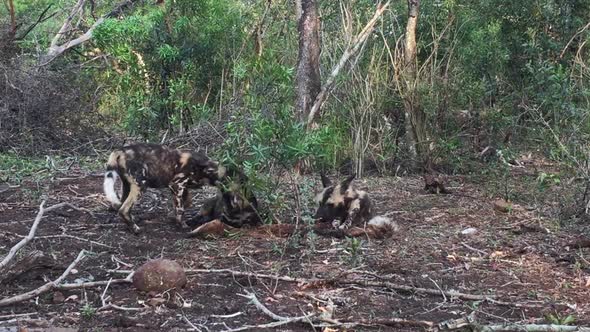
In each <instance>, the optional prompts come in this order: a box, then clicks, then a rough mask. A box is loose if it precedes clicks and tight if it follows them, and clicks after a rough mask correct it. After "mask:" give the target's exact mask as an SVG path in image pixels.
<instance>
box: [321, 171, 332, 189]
mask: <svg viewBox="0 0 590 332" xmlns="http://www.w3.org/2000/svg"><path fill="white" fill-rule="evenodd" d="M320 177H321V178H322V185H323V186H324V188H326V187H329V186H331V185H332V181H331V180H330V179H329V178H328V177H327V176H326V174H324V172H322V173H320Z"/></svg>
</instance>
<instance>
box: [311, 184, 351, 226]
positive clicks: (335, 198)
mask: <svg viewBox="0 0 590 332" xmlns="http://www.w3.org/2000/svg"><path fill="white" fill-rule="evenodd" d="M321 176H322V185H323V186H324V189H323V190H322V191H321V192H320V193H319V194H317V196H316V198H315V201H316V203H317V204H318V209H317V211H316V213H315V216H314V218H315V219H317V220H319V221H325V222H332V221H334V220H344V219H345V218H346V217H347V216H348V212H349V209H350V203H351V202H352V201H353V200H355V199H356V196H357V194H356V190H355V189H354V188H353V187H352V180H353V179H354V178H355V176H356V174H353V175H351V176H349V177H348V178H347V179H346V180H344V181H342V182H341V183H339V184H336V185H334V184H332V181H330V179H329V178H328V177H327V176H325V175H324V174H322V175H321Z"/></svg>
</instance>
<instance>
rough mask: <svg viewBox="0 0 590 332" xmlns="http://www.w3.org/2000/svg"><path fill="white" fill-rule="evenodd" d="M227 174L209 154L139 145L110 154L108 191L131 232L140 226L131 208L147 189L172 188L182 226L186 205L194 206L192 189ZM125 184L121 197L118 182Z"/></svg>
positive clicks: (106, 183)
mask: <svg viewBox="0 0 590 332" xmlns="http://www.w3.org/2000/svg"><path fill="white" fill-rule="evenodd" d="M224 175H225V168H223V166H219V164H218V163H217V162H215V161H212V160H210V159H209V158H208V157H207V156H205V155H204V154H201V153H195V152H183V151H179V150H176V149H169V148H167V147H164V146H161V145H157V144H135V145H129V146H125V147H123V148H121V149H118V150H115V151H113V152H112V153H111V155H110V156H109V160H108V162H107V165H106V173H105V176H104V192H105V195H106V197H107V199H108V200H109V201H110V202H111V204H112V206H113V207H114V208H115V209H116V210H118V211H119V215H120V216H121V218H122V219H123V221H125V222H126V223H127V225H128V226H129V228H130V229H131V231H133V232H134V233H136V234H137V233H139V231H140V229H139V227H138V226H137V225H136V224H135V222H134V221H133V218H132V216H131V212H130V211H131V208H132V207H133V204H135V202H136V201H137V200H138V199H139V197H140V195H141V193H142V192H144V191H145V190H146V188H163V187H168V188H170V191H172V195H173V198H174V199H173V201H174V207H175V210H176V222H177V223H178V224H179V225H180V226H181V227H182V228H186V227H187V225H186V224H185V223H184V222H183V221H182V215H183V213H184V208H185V207H189V206H190V202H191V197H190V194H189V191H188V189H189V188H198V187H200V186H202V185H207V184H211V185H215V184H216V183H217V181H218V180H219V179H220V178H223V176H224ZM117 177H119V178H120V179H121V182H122V184H123V195H122V197H121V199H119V197H118V195H117V193H116V191H115V181H116V178H117Z"/></svg>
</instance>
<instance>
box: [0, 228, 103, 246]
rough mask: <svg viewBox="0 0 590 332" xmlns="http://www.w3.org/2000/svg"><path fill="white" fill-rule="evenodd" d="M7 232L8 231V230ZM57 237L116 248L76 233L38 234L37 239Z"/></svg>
mask: <svg viewBox="0 0 590 332" xmlns="http://www.w3.org/2000/svg"><path fill="white" fill-rule="evenodd" d="M6 233H8V232H6ZM10 234H13V235H15V236H19V237H25V236H24V235H20V234H17V233H10ZM55 238H67V239H73V240H78V241H82V242H88V243H91V244H94V245H97V246H100V247H105V248H114V247H113V246H109V245H108V244H104V243H101V242H96V241H93V240H89V239H85V238H81V237H78V236H74V235H69V234H52V235H44V236H37V237H36V238H35V240H42V239H55Z"/></svg>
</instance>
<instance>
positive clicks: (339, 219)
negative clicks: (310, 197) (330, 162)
mask: <svg viewBox="0 0 590 332" xmlns="http://www.w3.org/2000/svg"><path fill="white" fill-rule="evenodd" d="M321 177H322V185H323V186H324V189H323V190H322V191H321V192H320V193H319V194H318V195H317V196H316V199H315V200H316V203H317V204H318V205H319V207H318V209H317V211H316V214H315V216H314V218H315V219H318V220H319V221H324V222H331V223H332V226H333V227H334V228H335V229H339V230H348V229H349V228H350V227H351V226H358V227H361V228H363V229H364V228H366V227H369V228H371V229H377V228H378V229H386V230H396V229H397V228H398V226H397V224H396V223H395V222H393V221H392V220H390V219H389V218H386V217H382V216H377V217H374V216H373V211H372V206H371V205H372V204H371V199H370V198H369V195H368V194H367V193H366V192H364V191H361V190H356V189H355V188H354V187H353V186H352V180H354V178H355V177H356V174H353V175H351V176H349V177H348V178H347V179H346V180H344V181H342V182H341V183H339V184H336V185H334V184H332V181H331V180H330V179H329V178H328V177H327V176H325V175H324V174H321Z"/></svg>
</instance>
